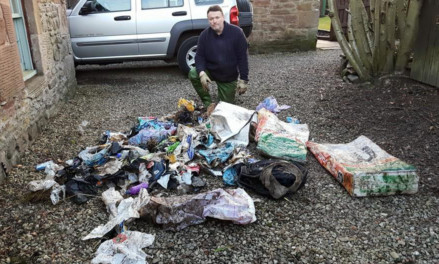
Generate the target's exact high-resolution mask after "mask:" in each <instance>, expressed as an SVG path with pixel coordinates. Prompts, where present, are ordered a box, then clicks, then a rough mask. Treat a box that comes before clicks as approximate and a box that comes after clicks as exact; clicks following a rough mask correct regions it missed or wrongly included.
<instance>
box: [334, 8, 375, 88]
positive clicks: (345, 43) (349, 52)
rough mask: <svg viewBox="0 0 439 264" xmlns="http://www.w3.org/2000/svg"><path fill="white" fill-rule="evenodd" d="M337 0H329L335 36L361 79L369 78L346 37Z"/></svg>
mask: <svg viewBox="0 0 439 264" xmlns="http://www.w3.org/2000/svg"><path fill="white" fill-rule="evenodd" d="M334 1H335V0H329V1H328V5H329V10H330V11H329V17H330V18H331V23H332V26H333V28H334V32H335V37H336V38H337V41H338V43H339V44H340V47H341V49H342V51H343V53H344V55H345V56H346V58H347V59H348V61H349V63H350V64H351V65H352V67H353V68H354V70H355V71H356V72H357V74H358V76H359V77H360V79H361V80H368V79H370V75H369V74H367V73H365V72H364V71H363V69H362V67H360V65H359V62H358V61H357V60H356V59H355V57H354V54H353V51H352V48H351V47H350V45H349V43H348V41H347V40H346V37H345V36H344V34H343V30H342V27H341V23H340V18H339V17H338V13H337V11H338V10H337V8H336V5H335V2H334Z"/></svg>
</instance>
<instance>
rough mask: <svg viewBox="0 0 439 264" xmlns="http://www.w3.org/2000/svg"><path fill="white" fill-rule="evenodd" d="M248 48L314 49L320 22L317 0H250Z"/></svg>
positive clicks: (260, 50) (273, 49)
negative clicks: (251, 8) (251, 10)
mask: <svg viewBox="0 0 439 264" xmlns="http://www.w3.org/2000/svg"><path fill="white" fill-rule="evenodd" d="M251 2H252V4H253V31H252V35H251V36H250V39H249V40H250V52H253V53H271V52H285V51H305V50H313V49H315V47H316V41H317V27H318V22H319V8H320V1H319V0H252V1H251Z"/></svg>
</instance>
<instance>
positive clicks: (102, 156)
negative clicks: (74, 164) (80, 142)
mask: <svg viewBox="0 0 439 264" xmlns="http://www.w3.org/2000/svg"><path fill="white" fill-rule="evenodd" d="M110 147H111V144H107V145H104V148H102V146H93V147H87V148H85V149H84V150H83V151H81V152H79V154H78V157H80V158H81V159H82V161H83V163H85V165H87V166H89V167H93V166H95V165H102V164H104V163H105V162H107V152H108V150H109V148H110ZM101 148H102V149H101Z"/></svg>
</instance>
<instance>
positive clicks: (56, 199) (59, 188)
mask: <svg viewBox="0 0 439 264" xmlns="http://www.w3.org/2000/svg"><path fill="white" fill-rule="evenodd" d="M61 192H62V193H63V200H65V199H66V186H64V185H61V186H59V185H58V186H55V187H53V189H52V191H51V192H50V200H51V201H52V204H53V205H56V204H57V203H59V201H60V199H61V197H60V195H59V194H60V193H61Z"/></svg>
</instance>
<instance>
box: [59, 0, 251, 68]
mask: <svg viewBox="0 0 439 264" xmlns="http://www.w3.org/2000/svg"><path fill="white" fill-rule="evenodd" d="M211 5H219V6H221V8H222V9H223V12H224V16H225V19H226V21H227V22H229V23H231V24H235V25H239V26H240V27H241V28H242V29H243V31H244V33H245V35H246V36H247V37H248V36H249V35H250V33H251V31H252V27H253V10H252V6H251V4H250V2H249V0H91V1H90V0H79V1H78V2H77V4H76V5H75V6H74V7H73V8H72V9H68V10H67V17H68V22H69V28H70V38H71V41H72V48H73V55H74V59H75V64H92V63H93V64H96V63H98V64H106V63H113V62H122V61H129V60H157V59H160V60H166V61H172V60H174V59H177V62H178V65H179V67H180V69H181V71H182V72H183V73H185V74H187V73H188V72H189V69H190V67H191V66H194V64H195V52H196V49H197V41H198V36H199V34H200V33H201V31H202V30H203V29H205V28H206V27H208V26H209V23H208V21H207V9H208V8H209V6H211Z"/></svg>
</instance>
